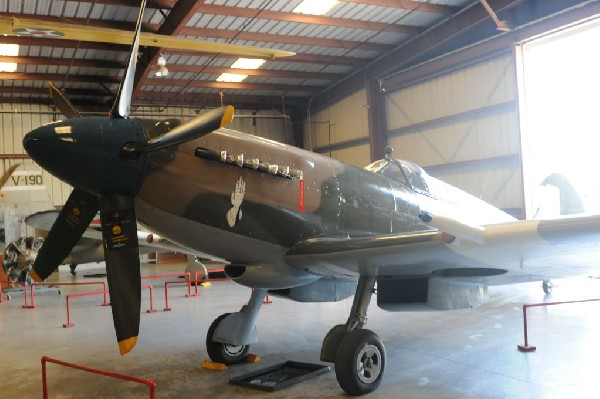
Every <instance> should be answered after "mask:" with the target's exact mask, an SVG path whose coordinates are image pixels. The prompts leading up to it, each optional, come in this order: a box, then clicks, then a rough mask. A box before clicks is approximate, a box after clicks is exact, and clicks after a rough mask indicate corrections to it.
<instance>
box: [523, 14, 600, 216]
mask: <svg viewBox="0 0 600 399" xmlns="http://www.w3.org/2000/svg"><path fill="white" fill-rule="evenodd" d="M598 43H600V21H598V20H595V21H591V22H588V23H586V24H583V25H579V26H577V27H574V28H571V29H568V30H564V31H561V32H559V33H556V34H553V35H548V36H544V37H543V38H540V39H536V40H532V41H529V42H526V43H525V44H523V45H522V47H521V49H522V58H521V61H522V63H521V72H522V75H521V78H522V79H521V85H520V91H521V92H520V106H521V109H520V112H521V118H522V125H521V127H522V129H521V130H522V144H523V163H524V184H525V203H526V214H527V217H528V218H532V217H534V216H535V214H536V212H538V208H539V207H540V203H544V206H546V204H545V203H546V202H547V197H548V195H547V194H548V193H549V190H547V189H545V190H544V189H541V188H540V187H539V185H540V184H541V182H542V181H543V180H544V179H545V178H546V177H548V176H549V175H551V174H553V173H560V174H562V175H564V176H565V177H566V178H567V179H568V180H569V182H570V183H571V184H572V185H573V186H575V189H576V190H577V192H578V193H579V195H580V196H581V197H582V199H583V201H584V205H585V207H586V211H587V212H595V213H596V212H600V180H599V179H598V178H597V173H598V170H599V169H600V157H599V156H598V149H599V148H600V108H599V104H600V99H599V98H598V93H600V75H599V74H598V71H600V52H598V51H597V49H598ZM542 193H545V194H542ZM557 195H558V193H557V192H555V193H554V195H552V190H550V197H554V198H558V197H557ZM544 196H545V197H546V200H543V199H542V197H544ZM550 207H551V208H554V209H556V206H550ZM538 216H540V215H538ZM547 216H548V215H547Z"/></svg>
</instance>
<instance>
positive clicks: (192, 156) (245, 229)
mask: <svg viewBox="0 0 600 399" xmlns="http://www.w3.org/2000/svg"><path fill="white" fill-rule="evenodd" d="M147 163H148V165H147V166H148V169H147V175H146V177H145V179H144V182H143V184H142V187H141V190H140V193H139V195H138V196H137V199H136V212H137V217H138V219H139V220H140V221H141V222H142V223H143V224H145V225H147V226H148V227H149V228H151V229H152V230H154V231H156V232H157V233H158V234H160V235H163V236H165V237H169V238H170V239H172V240H174V241H175V242H177V243H179V244H181V245H183V246H185V247H188V248H191V249H195V250H199V251H202V252H205V253H210V254H214V255H215V256H218V257H221V258H225V259H228V260H229V261H231V262H232V263H240V264H274V265H283V264H284V263H285V262H284V255H285V253H286V252H287V251H288V250H289V248H291V247H292V246H294V245H295V244H297V243H299V242H302V241H305V240H308V239H312V238H319V237H330V238H331V237H336V238H342V237H347V238H356V237H368V236H375V235H385V234H398V233H410V232H418V231H425V230H431V229H432V228H431V227H430V226H428V225H427V224H425V223H423V222H422V221H421V219H419V213H420V211H421V205H422V204H423V203H424V202H428V201H429V202H431V201H434V202H440V201H441V202H443V203H444V206H446V207H448V208H453V207H456V208H457V209H459V205H458V204H460V203H461V202H462V201H463V200H464V199H465V198H466V197H468V199H469V203H470V204H469V205H470V206H469V210H470V212H473V211H475V209H474V208H473V205H474V206H475V207H479V208H480V209H479V210H480V212H479V213H480V214H486V215H487V220H488V222H489V223H493V222H502V221H506V220H509V219H511V218H510V217H509V216H508V215H506V214H505V213H503V212H501V211H499V210H497V209H496V208H493V207H491V206H490V205H488V204H485V203H484V202H483V201H480V200H478V199H476V198H474V197H472V196H469V195H468V194H466V193H464V192H462V191H460V190H458V189H455V188H453V187H450V186H448V185H444V183H442V182H440V181H437V180H435V179H433V178H431V177H429V176H427V178H428V179H429V180H428V181H429V182H430V183H431V182H433V181H435V183H433V184H432V186H436V187H435V188H434V187H431V190H430V191H432V192H423V191H420V190H417V189H415V188H414V187H409V186H408V185H406V184H402V183H401V182H400V181H398V180H395V179H393V178H389V177H387V176H385V175H384V174H381V173H373V172H372V171H368V170H365V169H361V168H356V167H353V166H349V165H346V164H343V163H341V162H339V161H336V160H334V159H331V158H329V157H325V156H321V155H319V154H315V153H313V152H310V151H306V150H302V149H299V148H296V147H292V146H288V145H285V144H281V143H278V142H274V141H271V140H267V139H263V138H260V137H256V136H252V135H247V134H244V133H240V132H236V131H233V130H228V129H220V130H218V131H215V132H213V133H210V134H208V135H206V136H204V137H203V138H201V139H196V140H193V141H190V142H187V143H185V144H183V145H180V146H178V147H177V148H175V149H170V150H162V151H159V152H155V153H152V154H149V155H148V159H147ZM257 165H261V167H260V168H258V167H256V166H257ZM269 166H270V172H269ZM275 168H276V169H277V170H278V171H279V173H274V170H275ZM282 170H283V171H284V172H283V173H281V171H282ZM433 191H436V192H433ZM441 191H443V194H445V195H446V196H447V197H449V198H441V197H439V195H440V192H441ZM483 219H485V217H484V218H483Z"/></svg>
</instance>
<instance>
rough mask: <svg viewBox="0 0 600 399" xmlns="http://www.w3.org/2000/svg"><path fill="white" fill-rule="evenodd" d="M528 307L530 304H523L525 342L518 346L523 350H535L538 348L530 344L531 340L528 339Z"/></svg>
mask: <svg viewBox="0 0 600 399" xmlns="http://www.w3.org/2000/svg"><path fill="white" fill-rule="evenodd" d="M528 307H529V306H528V305H523V336H524V338H525V342H524V344H523V345H517V348H518V349H519V350H520V351H521V352H533V351H535V350H536V349H537V348H536V347H535V346H530V345H529V342H528V341H527V308H528Z"/></svg>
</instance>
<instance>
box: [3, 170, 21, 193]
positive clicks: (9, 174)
mask: <svg viewBox="0 0 600 399" xmlns="http://www.w3.org/2000/svg"><path fill="white" fill-rule="evenodd" d="M20 165H21V164H20V163H16V164H14V165H12V166H11V167H10V168H8V170H7V171H6V172H4V174H3V175H2V177H0V190H2V188H3V187H4V185H5V184H6V182H7V181H8V179H10V177H11V176H12V174H13V172H14V171H15V170H16V169H17V168H18V167H19V166H20ZM0 197H4V193H3V192H1V191H0Z"/></svg>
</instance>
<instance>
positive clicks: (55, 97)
mask: <svg viewBox="0 0 600 399" xmlns="http://www.w3.org/2000/svg"><path fill="white" fill-rule="evenodd" d="M48 88H49V89H50V98H51V99H52V102H53V103H54V105H56V108H58V110H59V111H60V112H62V114H63V115H64V116H66V117H67V118H68V119H73V118H81V114H80V113H79V111H77V109H75V107H74V106H73V104H72V103H71V101H69V100H68V99H67V97H65V96H64V95H63V94H62V92H61V91H60V90H59V89H58V87H56V86H54V85H53V84H52V82H48Z"/></svg>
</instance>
